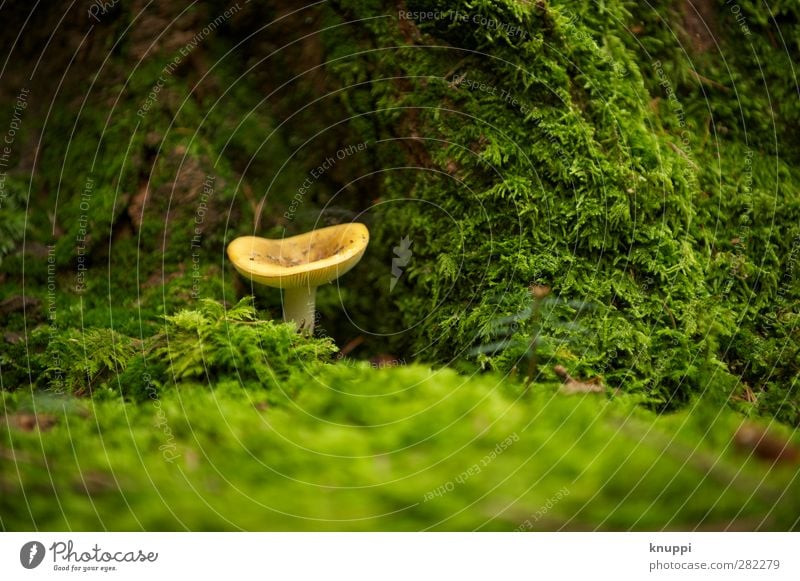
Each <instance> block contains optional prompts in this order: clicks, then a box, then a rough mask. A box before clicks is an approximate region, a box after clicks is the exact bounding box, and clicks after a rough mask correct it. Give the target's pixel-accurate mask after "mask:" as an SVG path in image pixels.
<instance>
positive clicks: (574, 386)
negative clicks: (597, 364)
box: [553, 365, 606, 395]
mask: <svg viewBox="0 0 800 581" xmlns="http://www.w3.org/2000/svg"><path fill="white" fill-rule="evenodd" d="M553 371H554V372H555V374H556V375H558V376H559V377H560V378H561V379H563V380H564V385H562V386H561V390H560V391H561V393H563V394H565V395H572V394H575V393H602V392H603V391H605V389H606V388H605V386H604V385H603V382H602V381H601V380H600V378H599V377H593V378H592V379H589V380H586V381H578V380H577V379H575V378H574V377H572V376H571V375H570V374H569V373H568V372H567V370H566V368H565V367H564V366H563V365H556V366H555V367H553Z"/></svg>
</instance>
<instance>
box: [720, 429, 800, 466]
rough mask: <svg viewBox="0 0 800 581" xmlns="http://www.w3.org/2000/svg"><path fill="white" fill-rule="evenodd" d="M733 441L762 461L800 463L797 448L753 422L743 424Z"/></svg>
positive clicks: (799, 451) (742, 449) (799, 452)
mask: <svg viewBox="0 0 800 581" xmlns="http://www.w3.org/2000/svg"><path fill="white" fill-rule="evenodd" d="M733 441H734V443H735V444H736V446H737V447H738V448H739V449H740V450H741V451H743V452H747V453H749V454H753V455H754V456H757V457H759V458H761V459H762V460H772V461H774V462H785V463H796V462H798V461H800V450H798V448H797V446H795V445H794V444H792V443H791V442H790V441H789V440H787V439H786V438H784V437H782V436H779V435H777V434H774V433H770V432H769V431H768V430H767V429H766V428H764V427H762V426H759V425H758V424H755V423H753V422H743V423H742V425H741V426H739V429H738V430H736V434H734V436H733Z"/></svg>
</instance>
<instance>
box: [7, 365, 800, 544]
mask: <svg viewBox="0 0 800 581" xmlns="http://www.w3.org/2000/svg"><path fill="white" fill-rule="evenodd" d="M504 381H505V380H504V379H503V378H502V377H501V376H499V375H498V376H496V375H486V376H482V377H480V378H472V379H467V378H464V377H461V376H459V375H457V374H455V373H453V372H451V371H447V370H439V371H432V370H429V369H425V368H423V367H419V366H414V367H409V368H396V369H386V370H379V371H376V370H374V369H371V368H369V367H364V366H358V365H349V364H347V365H345V364H339V365H334V366H328V367H326V368H325V369H322V370H315V372H314V374H313V375H308V374H306V373H304V372H303V371H302V370H300V369H298V370H297V371H296V372H294V373H293V374H292V376H291V377H290V378H289V379H288V380H287V381H285V382H284V384H283V385H284V388H285V389H284V390H283V391H282V393H283V394H288V393H291V392H295V391H296V392H297V393H298V394H299V395H298V396H297V397H284V398H283V399H282V400H280V401H275V402H273V403H270V404H266V405H265V404H264V401H265V399H264V395H265V394H264V392H263V390H262V388H261V387H260V386H258V385H256V384H254V383H253V380H252V379H251V380H248V384H247V387H246V388H245V389H242V387H241V386H239V385H235V386H233V385H231V386H228V385H226V384H218V386H217V389H216V390H214V391H209V390H208V389H206V388H205V386H204V385H203V384H202V383H200V384H195V383H192V382H183V383H182V386H181V389H180V390H174V391H166V392H163V393H160V394H159V395H158V396H157V399H152V400H150V401H151V403H148V402H143V403H142V404H133V405H132V404H124V403H122V402H120V401H119V400H113V399H112V400H108V401H95V402H94V403H89V406H88V415H87V410H86V408H83V407H77V408H75V407H74V406H71V405H69V400H67V401H66V402H65V403H66V404H68V405H66V406H65V407H63V408H55V409H56V410H58V411H57V413H56V414H55V415H56V417H57V423H56V425H55V427H53V428H52V429H51V430H50V431H48V432H47V433H46V434H43V435H40V434H37V433H26V432H23V431H20V430H15V429H12V430H11V431H10V432H8V434H9V435H8V439H7V440H6V441H5V442H4V443H3V447H4V448H5V449H6V453H4V454H3V456H2V459H1V460H0V463H3V464H5V465H7V466H9V467H10V464H9V463H10V462H11V461H12V460H10V458H16V461H17V463H18V466H22V470H21V473H20V477H19V480H18V479H17V472H16V471H15V470H13V469H10V470H5V469H4V470H2V471H0V474H2V476H0V485H2V486H3V491H4V494H3V495H2V496H0V515H2V519H3V524H4V527H6V528H10V529H19V528H31V527H34V526H36V527H39V528H47V529H56V530H62V529H66V528H68V527H69V528H71V529H72V530H82V529H92V528H98V527H100V526H104V527H106V528H110V529H120V528H121V529H139V528H144V529H147V530H152V529H174V528H184V527H187V528H190V529H218V528H222V529H231V530H234V529H239V528H244V529H252V530H284V529H301V530H318V529H334V530H374V529H382V530H383V529H390V530H418V529H423V528H426V529H427V528H432V529H435V530H472V529H482V530H512V529H516V528H518V527H523V528H526V529H552V528H561V527H564V528H567V529H583V528H585V527H587V526H588V527H591V528H595V527H599V528H601V529H612V530H614V529H619V528H625V529H627V528H634V529H640V530H653V529H660V528H675V529H681V528H685V527H695V526H704V527H708V528H722V527H726V526H739V527H747V528H760V529H786V528H792V527H794V526H796V523H795V522H794V518H795V517H794V516H793V515H796V511H797V507H796V501H795V499H796V498H797V495H796V494H792V490H793V489H794V488H795V487H796V482H793V478H792V477H793V470H792V469H790V468H789V469H787V468H782V467H781V466H780V465H779V466H776V467H775V468H773V469H770V465H769V463H764V462H760V461H758V460H755V459H753V458H751V457H749V452H745V453H742V452H737V451H735V450H734V449H732V448H731V447H730V446H729V445H728V444H727V442H726V441H725V440H726V439H728V438H730V437H731V435H732V433H733V431H734V430H735V429H736V428H737V426H738V423H739V422H740V419H739V418H738V417H737V415H736V414H734V413H732V412H725V413H722V414H718V413H717V412H718V410H713V409H711V408H705V407H702V406H701V407H693V408H691V409H689V410H686V411H684V412H681V413H680V414H678V415H674V416H670V417H664V418H660V419H657V420H655V421H653V419H652V417H651V416H650V415H649V414H647V413H646V412H643V411H641V410H637V406H636V403H635V401H632V400H630V399H628V398H626V397H622V398H614V399H610V400H606V399H605V398H604V397H603V396H600V399H598V398H597V397H583V396H579V397H577V398H576V397H564V396H559V395H556V394H555V393H554V390H553V387H552V386H549V385H548V386H544V385H543V386H541V387H539V388H538V389H537V390H536V393H535V394H534V395H533V396H532V398H531V399H529V400H528V401H526V402H521V401H519V400H515V398H514V397H513V396H511V395H509V394H508V393H507V392H506V390H505V389H504V387H503V383H504ZM38 401H39V398H37V399H36V400H30V399H29V396H28V397H27V399H26V396H24V395H23V394H20V395H17V396H14V395H9V394H7V393H6V394H4V396H3V402H4V406H5V408H6V411H7V413H11V414H15V413H18V412H22V411H25V410H26V409H31V406H32V405H34V402H38ZM26 402H27V403H26ZM37 405H38V404H37ZM48 405H50V407H49V408H48V407H46V406H45V407H40V408H39V409H40V411H41V410H43V409H50V410H52V409H54V408H53V404H52V403H51V404H48ZM322 418H324V420H322ZM711 434H714V435H711ZM101 443H102V445H101ZM243 458H247V459H248V460H247V461H243V460H242V459H243ZM476 465H477V468H475V466H476ZM631 472H635V473H636V474H638V475H639V477H637V479H636V482H635V483H633V484H632V483H631V479H630V478H629V476H628V474H630V473H631ZM12 475H13V476H14V477H13V478H12ZM145 475H146V476H145ZM51 479H52V480H51ZM53 486H55V489H56V490H58V491H59V500H60V503H61V505H62V508H63V512H62V509H60V508H59V507H58V505H56V504H55V503H54V502H52V500H51V499H50V500H47V501H45V498H46V497H47V496H49V495H46V494H45V491H47V490H50V491H52V490H53V488H52V487H53ZM785 487H788V488H785ZM23 489H24V490H25V491H26V492H27V496H28V498H30V499H31V506H30V511H28V510H27V509H24V508H23V507H21V506H20V504H19V503H17V502H15V501H14V500H13V499H14V498H16V497H17V495H19V494H20V493H21V491H22V490H23ZM774 489H780V490H785V491H786V493H785V494H783V495H780V500H779V501H777V503H776V500H775V499H776V496H774V495H773V494H772V491H773V490H774ZM559 491H562V494H561V495H559V498H558V499H557V501H556V502H555V503H553V502H552V500H551V499H552V498H553V497H555V496H556V494H557V493H558V492H559ZM563 491H566V494H564V492H563ZM686 491H693V492H692V493H691V494H689V495H688V496H687V494H686ZM34 492H36V494H34ZM123 495H124V496H123ZM743 499H744V500H743ZM548 501H550V504H551V508H549V509H545V508H543V507H545V505H547V504H548ZM465 507H468V508H467V509H466V510H465ZM542 511H544V512H546V514H545V515H542ZM65 515H66V516H65ZM98 515H101V516H99V517H98ZM526 521H527V523H528V524H526Z"/></svg>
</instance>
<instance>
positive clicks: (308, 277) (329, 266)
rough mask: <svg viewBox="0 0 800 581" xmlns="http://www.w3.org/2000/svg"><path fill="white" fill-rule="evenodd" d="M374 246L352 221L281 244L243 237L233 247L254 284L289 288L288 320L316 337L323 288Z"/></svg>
mask: <svg viewBox="0 0 800 581" xmlns="http://www.w3.org/2000/svg"><path fill="white" fill-rule="evenodd" d="M368 242H369V231H368V230H367V227H366V226H364V224H359V223H358V222H352V223H350V224H340V225H338V226H329V227H327V228H319V229H318V230H312V231H311V232H307V233H305V234H300V235H298V236H292V237H291V238H283V239H281V240H271V239H269V238H259V237H258V236H242V237H240V238H236V239H235V240H233V241H232V242H231V243H230V244H228V258H229V259H230V261H231V262H232V263H233V266H234V267H235V268H236V270H238V271H239V273H240V274H242V275H243V276H245V277H247V278H249V279H250V280H252V281H253V282H257V283H260V284H264V285H267V286H271V287H274V288H281V289H283V291H284V297H283V320H284V321H294V322H295V323H296V324H297V327H298V329H299V330H301V331H302V332H304V333H307V334H311V333H312V332H313V330H314V305H315V301H316V294H317V287H318V286H319V285H321V284H325V283H328V282H332V281H334V280H336V279H337V278H339V277H340V276H342V275H343V274H344V273H345V272H347V271H348V270H350V269H351V268H353V267H354V266H355V265H356V263H357V262H358V261H359V260H361V257H362V256H363V255H364V251H365V250H366V249H367V243H368Z"/></svg>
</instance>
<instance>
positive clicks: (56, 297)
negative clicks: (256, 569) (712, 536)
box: [0, 0, 800, 530]
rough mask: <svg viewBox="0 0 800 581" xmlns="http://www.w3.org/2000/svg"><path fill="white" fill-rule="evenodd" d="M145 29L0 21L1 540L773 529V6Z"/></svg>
mask: <svg viewBox="0 0 800 581" xmlns="http://www.w3.org/2000/svg"><path fill="white" fill-rule="evenodd" d="M145 4H146V3H144V2H131V3H118V4H113V5H112V6H109V7H108V8H107V10H106V11H105V12H103V14H97V15H96V17H92V16H91V15H89V14H87V13H85V12H83V11H75V10H70V9H68V8H67V6H66V5H65V7H64V9H63V10H62V11H61V12H59V11H57V10H56V11H48V12H45V11H34V12H33V13H30V12H29V10H28V9H27V8H25V7H19V8H13V9H12V8H8V9H5V8H4V9H0V12H3V11H6V10H7V16H8V21H9V22H14V23H16V25H15V27H8V29H7V30H6V31H5V32H4V33H3V38H4V45H5V44H7V46H8V47H9V48H8V54H9V55H11V57H10V58H9V61H8V64H7V65H6V66H5V67H4V69H3V71H2V73H0V79H2V84H0V131H4V130H6V129H8V131H7V132H6V133H3V134H0V135H2V136H3V138H5V137H8V136H11V138H12V139H11V143H10V144H9V148H8V152H7V155H6V157H3V158H0V162H2V168H0V169H2V170H3V175H2V177H3V181H2V182H0V184H1V185H2V189H0V194H1V196H2V197H0V202H1V203H2V205H0V212H2V219H0V297H2V298H1V299H0V300H2V302H0V317H2V321H3V323H2V325H3V333H4V335H3V337H2V338H1V339H0V398H1V399H2V402H3V403H2V405H3V409H2V412H1V413H0V414H1V415H0V527H2V529H4V530H19V529H34V528H40V529H57V530H62V529H71V530H84V529H109V530H138V529H147V530H150V529H184V528H186V529H218V528H221V529H248V530H250V529H254V530H261V529H263V530H294V529H300V530H317V529H321V530H329V529H334V530H341V529H347V530H350V529H355V530H395V529H397V530H420V529H426V530H427V529H431V530H473V529H479V530H552V529H558V530H573V529H579V530H586V529H588V530H593V529H607V530H627V529H646V530H651V529H695V528H697V529H713V530H718V529H737V530H752V529H759V530H761V529H778V530H787V529H796V528H797V527H798V519H800V506H798V502H800V501H798V499H799V498H800V494H798V493H799V492H800V481H798V480H799V479H798V478H797V475H798V462H800V452H798V446H800V438H798V436H797V434H796V428H797V427H798V425H800V395H798V392H799V391H800V386H798V370H799V369H800V365H798V363H800V359H799V358H800V331H799V330H798V328H797V323H798V301H800V282H798V277H797V272H796V262H797V259H798V248H800V193H799V192H798V187H799V184H800V175H798V169H797V167H798V164H797V161H798V155H800V149H798V142H797V138H796V135H795V134H794V131H793V129H794V128H796V127H797V126H798V123H800V100H798V90H797V86H798V85H797V80H796V76H795V70H794V63H796V62H800V60H798V56H800V54H799V53H800V46H798V44H797V39H798V38H800V11H799V10H798V9H797V8H796V7H795V5H794V3H792V2H782V1H778V0H775V1H773V2H770V3H769V6H766V7H765V5H762V4H761V3H758V2H754V1H749V0H747V1H745V0H740V1H738V2H737V3H735V4H734V3H731V2H724V1H717V2H714V1H710V0H709V1H702V2H701V1H695V2H689V1H686V2H667V1H658V2H651V3H649V4H647V3H646V4H641V3H637V2H628V1H620V0H614V1H611V2H609V1H606V2H594V1H586V0H561V1H556V0H551V1H522V0H520V1H515V0H459V1H456V2H452V1H450V2H439V1H436V0H406V1H405V2H401V3H398V4H397V5H394V4H392V5H388V4H386V3H380V2H373V1H368V0H331V1H327V2H322V3H319V4H318V5H313V6H310V7H307V8H301V7H299V6H295V5H293V4H291V3H288V2H266V3H260V4H258V5H253V4H255V3H253V4H250V3H247V4H246V5H245V4H242V3H239V4H236V3H226V2H223V1H217V0H214V1H209V2H204V3H195V4H191V5H188V6H170V7H168V6H159V7H158V8H152V7H146V5H145ZM734 6H735V8H734ZM29 16H30V18H28V17H29ZM62 16H63V17H62ZM20 30H23V31H26V33H25V34H21V35H19V37H17V33H18V32H19V31H20ZM27 31H31V32H30V33H27ZM45 32H46V34H45ZM51 33H52V34H53V36H52V39H53V40H51V41H48V38H49V37H50V34H51ZM15 39H16V40H15ZM59 80H60V82H59ZM23 89H24V92H23ZM23 104H24V106H23ZM7 121H8V122H9V124H8V126H6V122H7ZM12 130H13V135H12V134H11V132H12ZM2 153H3V150H2V149H0V154H2ZM329 160H330V161H329ZM351 220H356V221H360V222H364V223H366V224H367V225H368V227H369V228H370V232H371V242H370V246H369V249H368V251H367V254H366V255H365V256H364V258H363V260H362V262H361V263H360V264H359V265H358V266H357V267H356V268H355V269H354V270H353V271H352V272H350V273H348V274H347V275H346V276H345V277H343V278H342V279H341V281H340V282H341V284H335V285H330V286H327V287H325V288H322V289H320V291H319V293H318V294H319V297H318V304H317V307H318V310H319V316H320V318H319V321H318V323H317V329H316V333H315V337H312V338H306V337H302V336H299V335H297V334H296V333H295V332H294V330H293V328H292V327H291V326H290V325H287V324H282V323H278V322H275V321H276V320H277V319H279V318H280V309H281V305H280V294H279V293H278V292H277V291H275V290H274V289H266V288H263V287H257V286H253V285H251V284H250V283H249V282H248V281H245V280H243V279H242V278H241V277H239V276H238V275H237V274H236V273H235V271H234V270H233V269H232V268H231V266H230V264H229V263H228V262H227V259H226V257H225V253H224V250H225V246H226V244H227V242H229V241H230V240H232V239H233V238H235V237H236V236H239V235H248V234H257V235H262V236H267V237H281V236H286V235H292V234H297V233H300V232H304V231H307V230H308V229H310V228H312V227H314V226H315V225H320V224H323V225H327V224H332V223H340V222H346V221H351ZM398 268H399V270H398ZM545 288H547V289H549V294H547V296H542V295H543V294H544V291H543V290H542V289H545ZM564 370H565V371H564ZM565 373H568V374H569V376H565ZM570 376H571V377H574V378H576V379H575V380H572V379H571V378H570ZM565 377H566V382H567V383H566V384H564V383H563V382H564V379H565ZM570 382H571V383H570ZM570 385H572V387H573V388H574V389H573V391H578V392H579V393H576V394H572V395H567V394H565V391H568V390H569V387H570ZM576 386H577V387H576Z"/></svg>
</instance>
